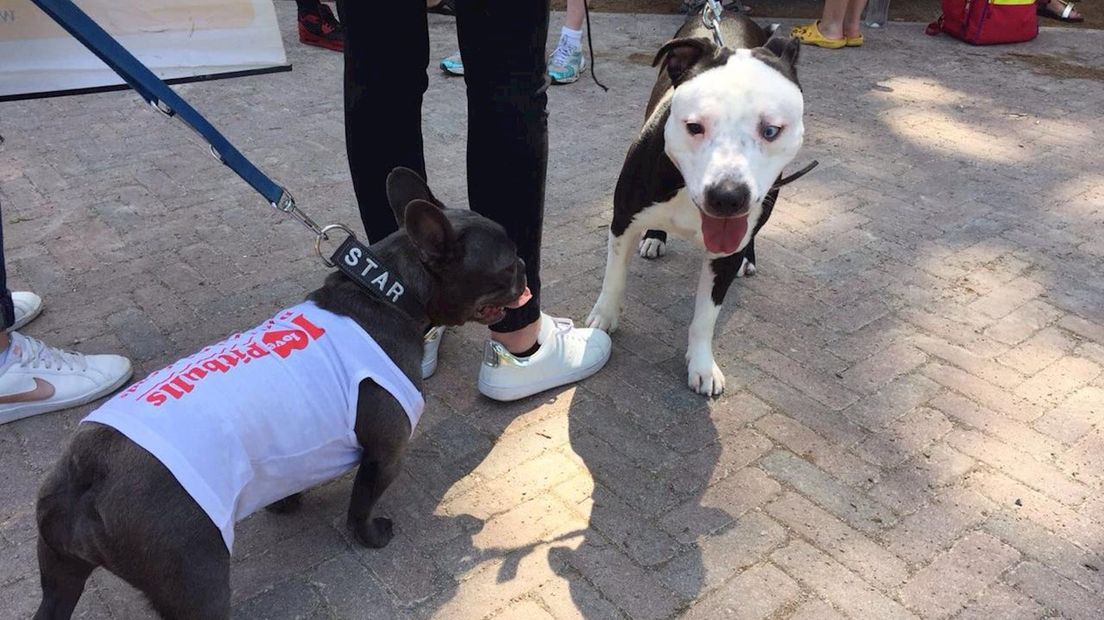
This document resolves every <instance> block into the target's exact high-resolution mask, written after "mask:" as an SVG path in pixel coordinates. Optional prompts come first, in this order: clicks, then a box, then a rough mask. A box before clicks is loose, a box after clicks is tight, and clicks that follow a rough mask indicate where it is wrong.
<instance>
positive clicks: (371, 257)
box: [330, 235, 425, 318]
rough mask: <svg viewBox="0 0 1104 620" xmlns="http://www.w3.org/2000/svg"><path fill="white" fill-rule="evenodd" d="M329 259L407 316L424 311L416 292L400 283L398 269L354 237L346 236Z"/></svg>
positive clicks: (352, 278)
mask: <svg viewBox="0 0 1104 620" xmlns="http://www.w3.org/2000/svg"><path fill="white" fill-rule="evenodd" d="M330 262H331V263H332V264H333V265H334V266H335V267H337V268H338V269H340V270H341V273H344V274H345V275H347V276H349V278H350V279H351V280H352V281H353V282H356V283H357V284H358V285H360V287H361V288H363V289H364V290H366V291H368V292H369V293H370V294H371V295H372V296H373V297H375V298H376V299H379V300H381V301H383V302H386V303H387V304H388V305H390V306H394V307H395V308H398V309H399V310H401V311H402V312H403V313H404V314H406V315H407V316H408V317H411V318H416V317H420V316H423V315H424V314H425V309H424V308H423V307H422V304H421V302H420V301H419V300H418V297H417V295H415V294H414V291H412V290H411V289H409V288H407V286H406V284H405V283H403V281H402V278H401V277H400V275H399V272H398V271H395V270H394V269H391V268H390V267H388V266H387V265H385V264H384V262H383V260H381V259H380V257H379V256H377V255H376V254H374V253H373V252H372V251H371V250H369V249H368V246H366V245H364V244H363V243H361V242H359V241H357V240H356V237H353V236H352V235H350V236H349V237H347V238H346V239H345V241H344V242H342V244H341V245H340V246H338V248H337V251H335V252H334V253H333V256H331V257H330Z"/></svg>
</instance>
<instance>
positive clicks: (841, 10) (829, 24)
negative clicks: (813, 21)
mask: <svg viewBox="0 0 1104 620" xmlns="http://www.w3.org/2000/svg"><path fill="white" fill-rule="evenodd" d="M860 1H862V2H863V4H864V5H865V0H860ZM856 3H857V2H856ZM850 4H851V0H824V11H823V12H822V13H821V15H820V24H819V25H818V27H819V28H820V33H821V34H823V35H824V36H825V38H828V39H842V38H843V23H844V20H846V19H847V16H848V14H849V11H848V7H849V5H850ZM859 14H860V15H861V14H862V9H861V8H860V9H859Z"/></svg>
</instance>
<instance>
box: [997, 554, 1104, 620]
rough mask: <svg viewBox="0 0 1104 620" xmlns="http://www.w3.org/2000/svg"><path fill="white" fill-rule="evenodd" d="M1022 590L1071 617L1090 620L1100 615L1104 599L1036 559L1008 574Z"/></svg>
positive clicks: (1011, 581) (1009, 579)
mask: <svg viewBox="0 0 1104 620" xmlns="http://www.w3.org/2000/svg"><path fill="white" fill-rule="evenodd" d="M1008 582H1009V583H1010V584H1011V585H1014V586H1015V587H1016V588H1017V589H1018V590H1020V591H1021V592H1023V593H1025V594H1027V595H1028V596H1030V597H1031V598H1033V599H1035V600H1036V601H1038V602H1040V603H1042V604H1043V605H1045V606H1047V607H1048V608H1051V609H1056V610H1058V612H1059V613H1060V614H1062V616H1064V617H1066V618H1070V620H1090V619H1092V618H1097V617H1099V615H1100V610H1101V609H1102V608H1104V599H1101V598H1100V597H1098V596H1094V595H1093V594H1091V593H1089V592H1088V591H1087V590H1084V589H1082V588H1080V587H1079V586H1077V584H1075V583H1073V582H1072V581H1069V580H1068V579H1065V578H1063V577H1062V576H1060V575H1058V574H1057V573H1055V572H1054V571H1051V570H1049V569H1047V568H1046V567H1044V566H1042V565H1041V564H1038V563H1035V562H1024V563H1023V564H1020V565H1019V566H1017V567H1016V568H1015V569H1014V570H1013V571H1012V572H1011V573H1009V575H1008Z"/></svg>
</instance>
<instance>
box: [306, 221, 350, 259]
mask: <svg viewBox="0 0 1104 620" xmlns="http://www.w3.org/2000/svg"><path fill="white" fill-rule="evenodd" d="M331 230H343V231H345V233H346V234H348V235H349V236H350V237H352V238H353V239H356V238H357V236H356V233H355V232H353V231H352V230H350V229H349V227H348V226H346V225H344V224H329V225H327V226H323V227H322V230H320V231H318V235H317V236H316V237H315V238H314V251H315V253H316V254H318V258H320V259H322V264H323V265H325V266H326V267H327V268H328V269H333V268H334V267H336V265H334V263H333V261H331V260H330V259H328V258H326V257H325V256H323V255H322V241H323V240H329V236H328V235H327V234H326V233H328V232H330V231H331Z"/></svg>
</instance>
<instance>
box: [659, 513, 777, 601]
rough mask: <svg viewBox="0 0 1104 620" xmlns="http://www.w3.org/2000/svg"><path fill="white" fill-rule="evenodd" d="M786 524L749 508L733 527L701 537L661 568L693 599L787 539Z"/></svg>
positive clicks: (677, 588)
mask: <svg viewBox="0 0 1104 620" xmlns="http://www.w3.org/2000/svg"><path fill="white" fill-rule="evenodd" d="M785 540H786V532H785V530H783V529H782V527H781V526H780V525H779V524H778V523H776V522H774V521H773V520H771V519H770V518H769V517H767V516H766V515H764V514H762V513H760V512H755V511H752V512H749V513H747V514H745V515H743V516H742V517H740V518H739V519H737V520H736V522H735V523H734V524H732V526H731V527H728V528H726V529H724V530H722V531H719V532H717V533H715V534H712V535H709V536H702V537H700V538H699V539H698V540H697V542H696V543H694V545H693V546H691V547H690V548H689V549H687V550H686V551H685V552H684V553H683V554H682V555H680V556H678V557H677V558H675V559H673V560H671V561H670V562H668V563H667V564H666V565H665V566H664V567H662V568H661V569H660V571H659V575H660V577H661V578H662V579H663V581H664V582H665V583H666V584H667V585H668V586H669V587H670V588H671V589H672V590H674V591H675V592H678V593H679V594H681V595H683V596H684V597H685V598H687V599H693V598H694V597H695V596H697V595H698V593H700V592H707V591H709V590H713V589H715V588H717V587H719V586H720V585H721V584H723V583H724V582H725V581H726V580H728V579H729V578H731V577H732V576H733V575H734V574H736V573H737V572H738V571H740V570H743V569H744V568H747V567H748V566H751V565H752V564H755V563H756V562H758V561H759V560H760V559H761V558H763V557H765V556H766V554H767V553H769V552H770V551H771V550H773V549H774V548H776V547H778V546H779V545H780V544H782V543H783V542H785Z"/></svg>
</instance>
